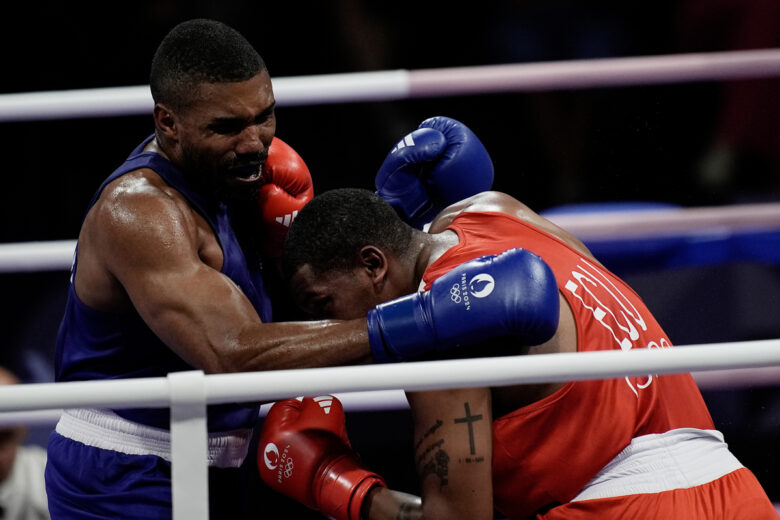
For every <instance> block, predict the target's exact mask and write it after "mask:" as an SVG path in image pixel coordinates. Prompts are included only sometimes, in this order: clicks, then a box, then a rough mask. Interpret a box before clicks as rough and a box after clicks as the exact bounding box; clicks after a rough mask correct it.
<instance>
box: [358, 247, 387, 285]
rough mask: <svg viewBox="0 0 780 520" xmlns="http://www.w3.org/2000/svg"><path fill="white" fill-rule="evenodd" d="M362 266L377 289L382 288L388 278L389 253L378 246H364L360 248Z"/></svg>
mask: <svg viewBox="0 0 780 520" xmlns="http://www.w3.org/2000/svg"><path fill="white" fill-rule="evenodd" d="M359 263H360V264H359V265H360V268H361V269H363V270H364V272H365V273H366V274H367V275H368V277H369V279H370V280H371V283H372V284H373V285H374V288H375V289H378V290H381V288H382V286H383V285H384V283H385V280H386V278H387V274H388V273H387V255H385V253H384V251H382V250H381V249H379V248H378V247H376V246H371V245H368V246H363V248H362V249H361V250H360V258H359Z"/></svg>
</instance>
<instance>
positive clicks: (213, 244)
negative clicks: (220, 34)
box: [74, 71, 370, 373]
mask: <svg viewBox="0 0 780 520" xmlns="http://www.w3.org/2000/svg"><path fill="white" fill-rule="evenodd" d="M198 94H199V95H198V96H196V100H195V101H194V102H193V103H192V104H190V105H189V106H188V108H187V109H186V110H183V111H180V112H179V113H177V112H174V111H173V110H170V109H169V108H168V107H166V106H164V105H162V104H159V103H158V104H157V105H156V106H155V110H154V118H155V124H156V129H157V139H156V140H153V141H152V143H151V144H150V147H149V148H148V149H147V150H148V151H155V152H157V153H160V154H162V155H163V156H165V157H167V158H168V159H169V160H171V161H172V162H173V163H174V164H179V165H181V164H184V165H187V164H199V165H200V166H201V168H202V171H203V172H208V173H209V175H210V177H209V175H205V174H203V173H201V175H202V176H203V177H204V180H205V181H208V182H213V183H214V184H215V185H218V186H221V187H222V188H224V189H225V190H226V191H227V192H230V191H231V190H237V191H241V190H242V189H246V187H247V186H248V188H249V189H254V187H255V186H257V184H258V181H259V171H261V169H262V161H263V160H264V157H265V155H266V154H267V150H268V147H269V145H270V143H271V140H272V138H273V136H274V133H275V129H276V119H275V115H274V104H275V101H274V96H273V91H272V89H271V81H270V78H269V76H268V73H267V72H266V71H263V72H261V73H260V74H258V75H256V76H255V77H253V78H251V79H249V80H247V81H242V82H235V83H216V84H210V83H204V84H201V86H200V90H199V93H198ZM236 165H238V166H239V168H237V169H234V170H230V167H231V166H236ZM242 168H243V169H242ZM253 169H254V171H253ZM224 171H229V172H230V174H223V173H219V174H218V173H216V172H224ZM78 244H79V246H78V268H77V270H76V272H75V278H74V287H75V290H76V293H77V294H78V296H79V298H80V299H81V300H82V301H83V303H84V304H86V305H87V306H89V307H91V308H93V309H96V310H99V311H107V312H114V313H122V312H126V311H130V310H131V308H132V307H135V308H136V309H137V311H138V312H139V313H140V315H141V317H142V318H143V319H144V321H145V322H146V323H147V324H148V326H149V327H150V328H151V329H152V330H153V331H154V332H155V334H157V335H158V336H159V337H160V339H161V340H162V341H164V342H165V343H166V344H167V345H168V346H169V347H170V348H171V349H172V350H173V351H174V352H175V353H176V354H177V355H179V356H180V357H181V358H182V359H184V360H185V361H186V362H187V363H189V364H190V365H192V366H193V367H195V368H199V369H202V370H203V371H204V372H207V373H216V372H235V371H253V370H267V369H280V368H292V367H296V368H301V367H312V366H328V365H337V364H346V363H358V362H364V361H368V360H369V359H370V348H369V344H368V333H367V328H366V323H365V319H355V320H351V321H341V322H337V321H319V322H288V323H262V322H261V320H260V318H259V317H258V316H257V313H256V312H255V310H254V308H253V307H252V305H251V304H250V302H249V300H248V299H247V298H246V297H245V296H244V294H243V293H242V292H241V290H240V289H239V288H238V287H237V286H236V285H235V284H234V283H233V282H232V281H231V280H230V279H229V278H228V277H226V276H225V275H223V274H222V273H220V272H219V270H220V268H221V266H222V262H223V256H222V250H221V248H220V246H219V243H218V241H217V239H216V237H215V235H214V233H213V231H212V230H211V228H210V226H209V225H208V224H207V223H206V221H205V220H204V219H203V218H202V217H201V216H200V215H199V214H198V213H197V212H196V211H195V210H194V209H193V208H192V207H190V205H189V204H188V203H187V201H186V200H185V198H184V197H183V196H182V195H181V194H180V193H179V192H178V191H176V190H174V189H172V188H171V187H170V186H168V185H167V184H166V183H165V182H164V181H163V180H162V179H161V178H160V176H159V175H157V174H156V173H155V172H153V171H151V170H148V169H140V170H137V171H134V172H130V173H128V174H126V175H123V176H122V177H120V178H118V179H117V180H115V181H114V182H112V183H110V184H109V185H107V186H106V187H105V189H104V190H103V192H102V193H101V195H100V198H99V199H98V201H97V202H96V203H95V205H94V206H93V207H92V208H91V209H90V211H89V213H88V214H87V216H86V219H85V221H84V224H83V226H82V229H81V232H80V234H79V241H78Z"/></svg>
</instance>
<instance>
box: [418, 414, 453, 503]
mask: <svg viewBox="0 0 780 520" xmlns="http://www.w3.org/2000/svg"><path fill="white" fill-rule="evenodd" d="M443 424H444V423H443V422H442V420H441V419H436V422H435V423H433V425H432V426H431V427H430V428H428V429H427V430H425V433H424V434H423V436H422V438H421V439H420V440H419V441H417V444H416V445H415V447H414V450H415V453H416V454H417V467H418V468H419V470H418V472H419V475H420V480H421V481H422V480H425V477H427V476H428V475H436V476H437V477H439V487H440V488H442V487H444V486H446V485H447V483H448V480H447V475H448V474H449V463H450V456H449V455H448V454H447V452H446V451H444V450H443V449H442V446H443V445H444V439H439V440H437V441H436V442H433V443H431V444H429V445H427V446H425V447H424V448H423V444H424V443H425V441H426V440H431V436H433V434H434V433H436V431H438V430H439V428H441V427H442V425H443Z"/></svg>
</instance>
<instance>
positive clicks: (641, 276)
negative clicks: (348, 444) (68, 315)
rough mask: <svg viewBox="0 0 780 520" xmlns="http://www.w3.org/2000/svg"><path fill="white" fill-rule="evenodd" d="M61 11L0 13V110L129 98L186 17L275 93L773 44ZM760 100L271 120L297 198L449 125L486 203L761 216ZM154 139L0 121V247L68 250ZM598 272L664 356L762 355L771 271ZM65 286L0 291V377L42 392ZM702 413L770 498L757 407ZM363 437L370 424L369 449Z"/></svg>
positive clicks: (423, 107) (29, 283) (774, 163)
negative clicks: (707, 209) (217, 32)
mask: <svg viewBox="0 0 780 520" xmlns="http://www.w3.org/2000/svg"><path fill="white" fill-rule="evenodd" d="M72 4H74V3H64V2H51V1H48V2H36V3H34V4H33V3H31V2H13V3H11V4H9V5H7V6H5V7H4V14H3V16H2V19H0V49H2V51H0V52H2V81H1V82H0V93H13V92H26V91H45V90H60V89H74V88H93V87H111V86H128V85H142V84H146V83H147V82H148V69H149V63H150V60H151V56H152V54H153V52H154V49H155V48H156V46H157V44H158V43H159V41H160V39H161V38H162V37H163V35H164V34H165V33H166V32H167V31H168V30H169V29H170V28H171V27H172V26H173V25H175V24H176V23H178V22H180V21H183V20H185V19H188V18H193V17H209V18H216V19H219V20H221V21H224V22H226V23H228V24H230V25H232V26H233V27H235V28H237V29H238V30H240V31H241V32H242V33H243V34H244V35H245V36H246V37H247V38H248V39H249V40H250V41H251V42H252V43H254V44H255V46H256V47H257V49H258V50H259V51H260V53H261V55H262V56H263V57H264V59H265V60H266V63H267V65H268V68H269V71H270V72H271V75H272V77H275V78H278V77H285V76H301V75H309V74H326V73H337V72H360V71H370V70H386V69H397V68H403V69H420V68H436V67H452V66H466V65H484V64H497V63H510V62H535V61H550V60H570V59H588V58H601V57H618V56H640V55H656V54H671V53H685V52H707V51H722V50H736V49H750V48H772V47H780V31H778V27H780V3H778V2H777V1H776V0H751V1H749V2H745V1H744V0H681V1H676V2H672V1H666V0H661V1H659V2H653V3H645V4H642V3H639V4H637V3H629V4H627V3H625V2H616V1H614V2H610V1H592V2H588V3H587V6H586V5H582V4H583V3H582V2H576V1H560V0H546V1H494V2H480V3H476V2H461V1H449V2H411V1H405V0H396V1H393V2H367V1H363V2H360V1H358V0H339V1H336V0H334V1H331V2H249V1H247V2H230V1H214V2H211V1H203V0H201V1H181V0H179V1H177V0H165V1H156V2H152V1H145V0H139V1H136V2H132V3H131V2H121V1H119V2H100V3H98V2H91V1H90V2H79V3H76V4H77V5H72ZM778 87H780V80H778V79H772V80H768V79H764V80H743V81H731V82H701V83H692V84H680V85H662V86H648V87H630V88H604V89H585V90H573V91H550V92H539V93H512V94H491V95H475V96H460V97H447V98H440V99H418V100H405V101H394V102H381V103H354V104H336V105H323V106H309V107H280V108H279V109H278V111H277V117H278V129H277V135H278V136H279V137H280V138H282V139H284V140H285V141H287V142H288V143H289V144H291V145H292V146H293V147H294V148H295V149H296V150H297V151H298V153H299V154H300V155H301V156H302V157H303V158H304V160H305V161H306V162H307V164H308V166H309V168H310V169H311V171H312V174H313V176H314V180H315V184H314V185H315V190H316V191H317V192H322V191H325V190H327V189H330V188H335V187H344V186H356V187H364V188H373V178H374V173H375V172H376V169H377V168H378V166H379V165H380V164H381V162H382V160H383V158H384V156H385V154H386V153H387V152H388V151H389V149H390V148H391V147H392V146H393V144H394V143H395V142H396V141H397V140H398V139H399V138H400V137H401V136H402V135H404V134H405V133H406V132H408V131H410V130H412V129H414V128H415V127H416V126H417V125H418V124H419V122H420V121H422V120H423V119H425V118H426V117H429V116H433V115H447V116H450V117H454V118H456V119H459V120H461V121H462V122H464V123H466V124H467V125H468V126H469V127H470V128H471V129H472V130H474V132H475V133H476V134H477V135H478V136H479V137H480V138H481V140H482V141H483V143H484V144H485V145H486V147H487V148H488V150H489V151H490V153H491V155H492V158H493V161H494V164H495V168H496V180H495V184H494V187H495V189H498V190H502V191H506V192H508V193H511V194H512V195H514V196H516V197H517V198H519V199H521V200H523V201H524V202H526V203H527V204H529V205H530V206H531V207H532V208H534V209H536V210H538V211H541V210H545V209H548V208H552V207H554V206H559V205H563V204H568V203H577V202H610V201H662V202H669V203H674V204H679V205H682V206H711V205H722V204H735V203H747V202H775V201H778V200H780V103H779V102H778V92H780V88H778ZM152 129H153V126H152V120H151V117H150V116H127V117H115V118H94V119H70V120H62V121H35V122H25V123H22V122H0V140H1V141H2V143H3V150H4V154H3V155H4V168H3V172H2V173H3V176H2V179H3V188H2V192H0V193H1V194H0V218H1V219H2V221H3V222H4V224H3V226H2V231H0V242H20V241H31V240H57V239H74V238H76V236H77V233H78V229H79V225H80V222H81V218H82V216H83V212H84V210H85V208H86V205H87V203H88V201H89V199H90V197H91V196H92V194H93V192H94V190H95V189H96V188H97V186H98V185H99V183H100V182H101V180H102V179H103V178H104V177H106V176H107V175H108V174H109V173H110V172H111V171H113V169H114V168H115V167H117V166H118V165H119V164H120V163H121V162H122V161H123V160H124V158H125V157H126V156H127V154H128V153H129V152H130V150H131V149H132V148H133V147H134V146H135V145H136V144H137V143H138V142H140V141H141V140H142V139H143V138H144V137H145V136H146V135H148V134H149V133H150V132H151V131H152ZM618 274H621V275H623V276H625V277H626V279H627V280H628V281H629V283H631V284H632V285H633V286H634V287H635V288H636V289H637V291H638V292H639V293H640V295H642V296H643V297H644V298H645V300H646V301H647V302H648V305H649V306H650V307H651V310H653V312H654V313H655V314H656V316H657V317H658V318H659V321H661V323H662V325H663V326H664V327H665V328H666V329H667V331H668V333H669V335H670V337H671V338H672V340H673V341H674V342H676V343H677V344H686V343H701V342H718V341H736V340H742V339H759V338H775V337H780V324H779V323H778V322H780V320H778V319H777V316H780V301H779V300H778V296H777V294H778V290H779V289H780V287H779V286H780V283H778V280H779V279H780V277H779V273H778V268H777V266H774V265H753V264H749V265H745V264H729V265H721V266H709V267H699V268H696V267H693V268H685V269H678V270H675V271H668V270H663V271H657V270H652V269H645V270H640V271H639V272H637V271H632V272H622V273H620V272H619V273H618ZM66 284H67V273H64V272H54V273H33V274H2V275H0V288H1V289H2V295H3V298H2V299H1V300H0V313H1V315H2V322H1V323H2V326H3V330H4V331H5V333H6V334H5V337H6V339H5V340H4V342H3V344H2V346H1V347H0V364H5V365H7V366H10V367H12V368H13V369H15V370H16V371H17V372H19V373H20V375H21V376H22V377H23V378H24V379H25V380H26V381H49V380H51V377H52V376H51V355H52V343H53V337H54V335H55V333H56V326H57V322H58V320H59V317H60V315H61V312H62V306H63V302H64V291H65V286H66ZM705 397H706V398H707V400H708V403H709V404H710V407H711V409H712V411H713V416H714V417H715V419H716V423H717V426H718V427H719V428H721V430H723V431H724V433H726V438H727V441H730V442H731V447H732V449H733V450H734V451H735V452H736V453H737V454H738V456H739V457H740V458H741V459H742V460H743V462H745V463H746V465H748V466H749V467H751V468H753V469H754V471H756V473H757V474H758V475H759V478H760V480H761V481H762V483H764V485H765V487H766V488H767V490H768V491H769V492H770V496H771V497H772V498H773V499H774V500H775V501H780V484H779V483H778V475H777V472H776V470H775V469H774V468H776V467H778V463H779V462H780V460H778V456H777V454H776V453H777V450H776V448H775V445H776V444H775V443H776V441H777V437H778V432H780V425H779V424H778V422H780V419H779V417H780V405H779V404H778V395H777V390H776V389H746V390H742V391H728V392H709V393H706V395H705ZM350 420H351V421H353V423H354V424H355V427H354V429H355V433H354V434H353V436H355V437H356V440H355V444H356V445H358V446H363V447H364V448H365V451H366V453H367V459H368V460H370V461H373V462H374V463H375V464H376V465H378V466H380V467H381V468H382V469H383V470H385V471H386V473H388V474H389V475H392V474H393V471H394V470H392V469H391V468H390V466H391V464H390V462H392V461H394V460H395V461H397V460H403V459H404V458H405V457H407V455H408V453H410V452H409V451H405V450H406V449H407V445H406V444H404V442H403V439H404V436H405V435H406V434H407V433H408V430H407V428H408V423H407V422H406V421H408V417H406V414H405V413H404V412H399V413H394V414H385V413H374V414H358V415H356V416H354V417H353V418H351V419H350ZM364 424H366V426H367V425H368V424H381V425H383V427H382V428H381V429H380V430H381V433H375V434H373V435H368V434H367V430H368V427H366V428H363V427H362V426H363V425H364ZM398 425H400V426H398ZM396 426H397V427H396ZM398 439H401V440H400V441H399V440H398ZM385 466H387V468H386V469H385ZM399 480H403V479H402V478H401V477H400V476H399ZM391 483H393V482H392V481H391ZM395 484H396V485H398V486H399V487H403V486H404V485H406V484H408V482H407V481H405V480H403V483H399V482H395Z"/></svg>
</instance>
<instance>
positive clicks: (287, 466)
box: [284, 457, 295, 478]
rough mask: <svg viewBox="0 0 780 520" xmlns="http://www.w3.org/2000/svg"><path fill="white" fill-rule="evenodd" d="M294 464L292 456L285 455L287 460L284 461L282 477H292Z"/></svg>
mask: <svg viewBox="0 0 780 520" xmlns="http://www.w3.org/2000/svg"><path fill="white" fill-rule="evenodd" d="M294 466H295V465H294V464H293V459H292V457H287V461H286V462H285V463H284V478H290V477H292V473H293V467H294Z"/></svg>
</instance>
